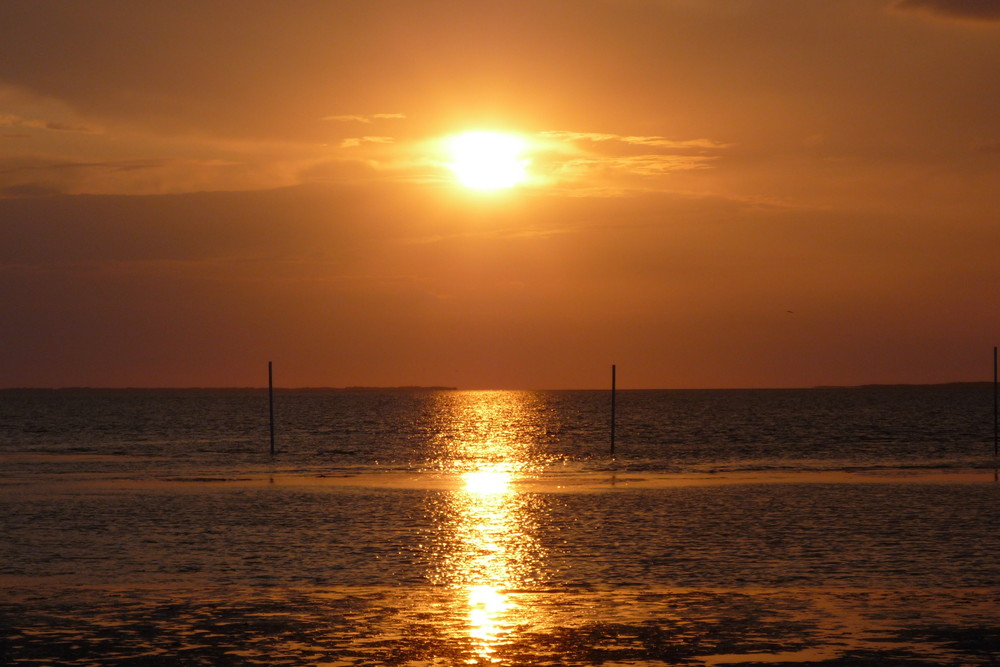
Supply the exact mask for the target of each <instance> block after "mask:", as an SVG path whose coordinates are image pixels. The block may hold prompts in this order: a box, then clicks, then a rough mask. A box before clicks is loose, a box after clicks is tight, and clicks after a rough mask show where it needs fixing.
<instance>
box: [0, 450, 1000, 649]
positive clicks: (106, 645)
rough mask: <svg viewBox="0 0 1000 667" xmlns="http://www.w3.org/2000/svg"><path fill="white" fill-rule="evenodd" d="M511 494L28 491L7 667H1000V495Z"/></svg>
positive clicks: (669, 482)
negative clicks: (999, 530)
mask: <svg viewBox="0 0 1000 667" xmlns="http://www.w3.org/2000/svg"><path fill="white" fill-rule="evenodd" d="M492 474H498V473H496V472H495V471H494V473H492ZM504 474H505V473H504ZM502 475H503V474H501V477H500V479H499V482H500V485H499V486H498V487H496V488H492V487H489V484H490V483H492V482H497V480H495V479H492V480H491V478H490V477H488V476H487V477H485V478H475V483H476V484H485V485H487V486H486V487H483V488H478V489H477V488H474V487H473V486H470V478H469V476H468V475H462V474H455V473H443V472H442V473H436V472H435V473H408V472H399V473H382V474H348V473H345V474H338V475H331V474H327V475H324V476H317V475H288V474H282V473H280V472H276V473H275V474H274V475H239V474H237V475H232V476H203V477H200V476H195V475H187V476H176V477H163V478H149V479H142V480H139V479H116V478H113V477H108V476H102V475H91V476H81V477H77V478H75V479H72V480H63V481H62V482H57V481H55V480H53V479H48V480H37V481H35V482H33V483H31V484H19V485H12V486H6V487H4V488H3V497H2V498H0V499H2V500H3V507H4V511H5V514H4V517H5V522H4V523H5V530H6V531H10V532H8V533H7V536H6V537H7V538H8V539H7V540H5V546H4V563H5V566H4V568H3V570H2V574H0V591H2V598H0V663H3V664H21V665H51V664H79V665H175V664H186V665H250V664H259V665H274V664H284V665H344V666H346V665H412V666H414V667H415V666H418V665H454V664H469V665H624V664H629V665H662V664H671V665H674V664H677V665H724V664H730V665H753V664H779V663H780V664H783V665H829V666H834V665H907V666H917V665H993V664H997V661H1000V623H998V622H997V618H1000V586H998V585H997V584H998V579H1000V577H998V576H997V572H998V569H1000V568H998V566H997V562H998V561H997V559H998V557H997V555H996V554H997V553H998V551H997V550H996V546H997V538H996V537H995V533H996V531H995V530H993V528H995V525H996V514H997V509H996V507H997V503H996V501H997V500H998V498H1000V493H998V487H997V486H996V485H995V484H994V483H993V481H992V471H983V470H978V471H976V470H972V471H926V470H922V471H920V472H914V471H909V470H898V471H886V470H878V471H866V470H858V471H854V472H831V473H801V472H798V473H793V472H786V471H774V472H766V473H764V472H756V473H752V474H750V473H740V472H717V473H708V472H706V473H704V474H689V475H669V474H645V473H633V472H628V473H621V474H618V473H615V474H609V473H578V472H572V473H564V474H549V475H535V476H533V475H531V474H523V475H520V474H518V475H513V476H506V477H504V476H502ZM942 508H943V509H942ZM886 513H889V514H891V516H888V517H886V516H883V515H884V514H886ZM980 525H981V526H982V532H981V533H980V532H979V531H980V528H979V527H980ZM893 531H895V532H893ZM667 582H675V583H674V584H673V585H667ZM682 582H688V583H689V585H683V583H682Z"/></svg>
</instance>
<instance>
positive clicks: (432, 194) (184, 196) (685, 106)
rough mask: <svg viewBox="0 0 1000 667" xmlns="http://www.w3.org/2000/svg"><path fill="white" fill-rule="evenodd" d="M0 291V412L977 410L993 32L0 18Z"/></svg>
mask: <svg viewBox="0 0 1000 667" xmlns="http://www.w3.org/2000/svg"><path fill="white" fill-rule="evenodd" d="M469 129H491V130H503V131H509V132H516V133H518V134H519V135H520V136H522V137H524V138H525V139H526V140H527V141H528V143H529V146H530V148H529V153H528V155H527V158H528V159H530V164H529V172H530V174H531V180H530V182H528V183H526V184H524V185H521V186H518V187H516V188H513V189H509V190H502V191H496V192H487V193H484V192H476V191H471V190H467V189H464V188H462V187H461V186H459V185H458V184H456V182H455V179H454V176H453V175H452V174H451V172H450V171H449V170H448V169H447V168H446V166H445V164H444V162H445V156H444V155H443V154H442V153H441V148H440V147H441V144H442V140H443V139H444V138H445V137H447V136H449V135H453V134H455V133H458V132H461V131H464V130H469ZM0 287H2V289H0V308H2V312H3V318H2V320H0V340H2V341H3V343H4V355H3V359H4V361H3V363H2V364H0V387H10V386H71V385H85V386H245V385H258V386H259V385H261V384H262V383H263V382H266V362H267V361H268V360H273V361H274V363H275V374H276V381H277V383H278V384H279V385H281V386H344V385H403V384H436V385H454V386H460V387H463V388H589V387H603V386H606V385H607V384H608V380H609V378H608V375H609V368H608V366H609V365H610V364H611V363H616V364H617V365H618V378H619V386H620V387H623V388H641V387H647V388H648V387H772V386H809V385H816V384H860V383H882V382H884V383H895V382H945V381H955V380H985V379H990V378H991V376H992V375H991V360H992V346H993V345H994V344H995V343H996V341H997V340H998V339H1000V298H998V297H1000V3H997V2H996V1H995V0H810V1H809V2H803V1H802V0H583V1H581V0H560V1H547V0H533V1H532V2H519V1H505V2H495V1H492V2H477V1H472V0H461V1H457V0H456V1H444V0H441V1H435V2H423V1H420V0H401V1H391V2H390V1H383V0H366V1H364V2H360V1H355V2H352V1H348V0H329V1H326V2H316V1H313V2H308V1H300V2H294V3H286V2H257V1H249V0H240V1H239V2H237V1H235V0H234V1H232V2H206V1H201V0H199V1H197V2H195V1H191V2H186V1H182V2H174V1H172V2H158V3H153V2H143V3H137V2H125V1H121V2H102V3H92V2H51V1H49V0H32V1H31V2H6V3H3V4H2V5H0Z"/></svg>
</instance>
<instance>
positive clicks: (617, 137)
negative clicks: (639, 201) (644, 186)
mask: <svg viewBox="0 0 1000 667" xmlns="http://www.w3.org/2000/svg"><path fill="white" fill-rule="evenodd" d="M540 136H542V137H544V138H546V139H552V140H555V141H569V142H577V141H592V142H612V141H616V142H621V143H625V144H632V145H636V146H655V147H657V148H670V149H688V148H695V149H699V148H703V149H719V148H726V147H728V144H722V143H719V142H716V141H712V140H711V139H688V140H683V141H677V140H675V139H667V138H666V137H657V136H649V137H643V136H633V135H621V134H607V133H603V132H565V131H559V130H549V131H545V132H541V133H540Z"/></svg>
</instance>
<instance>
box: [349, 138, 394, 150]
mask: <svg viewBox="0 0 1000 667" xmlns="http://www.w3.org/2000/svg"><path fill="white" fill-rule="evenodd" d="M393 141H394V139H393V138H392V137H351V138H349V139H344V140H343V141H341V142H340V147H341V148H354V147H356V146H360V145H361V144H391V143H392V142H393Z"/></svg>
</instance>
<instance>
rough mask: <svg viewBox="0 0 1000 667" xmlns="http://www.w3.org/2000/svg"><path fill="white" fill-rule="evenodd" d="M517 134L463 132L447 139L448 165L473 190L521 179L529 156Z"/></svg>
mask: <svg viewBox="0 0 1000 667" xmlns="http://www.w3.org/2000/svg"><path fill="white" fill-rule="evenodd" d="M525 150H526V144H525V141H524V140H523V139H521V138H520V137H517V136H514V135H512V134H503V133H501V132H484V131H477V132H466V133H464V134H460V135H458V136H455V137H452V138H451V139H450V140H449V141H448V151H449V153H450V154H451V161H450V162H449V163H448V167H449V168H450V169H451V170H452V171H453V172H455V176H456V177H458V180H459V182H460V183H461V184H462V185H464V186H466V187H469V188H473V189H476V190H497V189H500V188H509V187H512V186H515V185H517V184H519V183H523V182H524V181H525V180H526V178H527V167H528V162H529V160H528V159H527V158H526V157H524V153H525Z"/></svg>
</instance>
